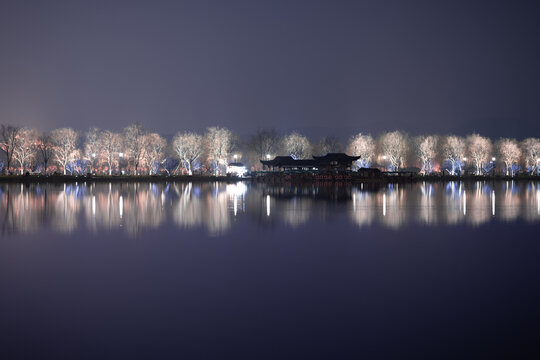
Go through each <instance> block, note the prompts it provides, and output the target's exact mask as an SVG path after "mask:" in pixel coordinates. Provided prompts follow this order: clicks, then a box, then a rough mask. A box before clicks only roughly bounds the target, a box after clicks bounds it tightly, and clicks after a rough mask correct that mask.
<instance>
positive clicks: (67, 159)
mask: <svg viewBox="0 0 540 360" xmlns="http://www.w3.org/2000/svg"><path fill="white" fill-rule="evenodd" d="M78 139H79V135H78V134H77V132H76V131H75V130H73V129H72V128H62V129H56V130H53V131H52V132H51V140H52V143H53V145H54V157H55V160H56V162H57V163H58V165H59V166H60V167H61V168H62V170H63V171H64V175H66V173H67V165H68V164H69V163H71V162H72V161H73V160H75V155H76V153H75V151H76V150H77V140H78Z"/></svg>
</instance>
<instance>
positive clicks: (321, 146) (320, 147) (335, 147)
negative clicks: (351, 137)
mask: <svg viewBox="0 0 540 360" xmlns="http://www.w3.org/2000/svg"><path fill="white" fill-rule="evenodd" d="M340 152H343V144H341V142H340V141H339V139H338V138H336V137H334V136H324V137H323V138H322V139H321V140H320V141H319V143H318V144H317V145H316V146H315V147H314V150H313V153H314V154H317V155H321V156H324V155H326V154H330V153H340Z"/></svg>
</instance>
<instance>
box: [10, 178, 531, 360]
mask: <svg viewBox="0 0 540 360" xmlns="http://www.w3.org/2000/svg"><path fill="white" fill-rule="evenodd" d="M539 230H540V183H535V182H512V181H509V182H470V183H460V182H450V183H416V184H402V185H386V186H381V187H375V186H373V185H371V186H368V185H367V184H365V185H358V186H352V187H351V186H334V185H319V186H316V185H313V186H311V185H310V186H289V185H287V186H268V185H261V184H250V183H236V184H225V183H194V184H188V183H174V184H161V183H159V184H151V183H150V184H149V183H132V184H129V183H124V184H108V183H97V184H83V183H80V184H66V185H63V184H60V185H59V184H48V185H44V184H30V185H23V184H0V289H1V295H0V335H1V337H0V345H1V346H0V358H2V359H4V358H5V359H18V358H45V357H55V358H57V359H61V358H67V359H74V358H88V359H95V358H115V359H119V358H130V359H132V358H145V359H146V358H148V359H162V358H166V359H169V358H184V359H201V358H236V359H238V358H249V359H266V358H268V359H275V358H294V359H298V358H343V357H350V358H358V357H361V356H364V357H366V358H388V357H391V358H420V357H421V358H455V357H464V356H469V357H470V356H474V357H477V358H478V357H483V356H493V355H495V356H503V355H504V356H506V355H508V354H512V355H519V356H521V358H526V357H535V356H538V355H540V349H539V347H538V346H537V343H538V340H539V339H540V306H539V305H538V304H540V286H539V284H540V282H539V280H540V236H539Z"/></svg>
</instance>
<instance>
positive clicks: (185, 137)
mask: <svg viewBox="0 0 540 360" xmlns="http://www.w3.org/2000/svg"><path fill="white" fill-rule="evenodd" d="M203 149H204V147H203V137H202V136H201V135H199V134H196V133H192V132H185V133H178V134H176V135H175V137H174V139H173V150H174V152H175V154H176V155H177V156H178V159H179V160H180V161H181V163H182V164H184V166H185V168H186V171H187V173H188V174H189V175H193V163H194V162H195V161H196V160H197V159H198V158H199V157H200V156H201V155H202V152H203Z"/></svg>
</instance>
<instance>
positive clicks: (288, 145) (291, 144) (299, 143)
mask: <svg viewBox="0 0 540 360" xmlns="http://www.w3.org/2000/svg"><path fill="white" fill-rule="evenodd" d="M283 149H284V150H285V152H286V153H287V155H289V156H291V157H293V158H294V159H306V158H308V157H309V156H310V155H311V144H310V143H309V140H308V138H307V137H305V136H303V135H300V134H299V133H297V132H293V133H291V134H289V135H288V136H286V137H285V138H284V139H283Z"/></svg>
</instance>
